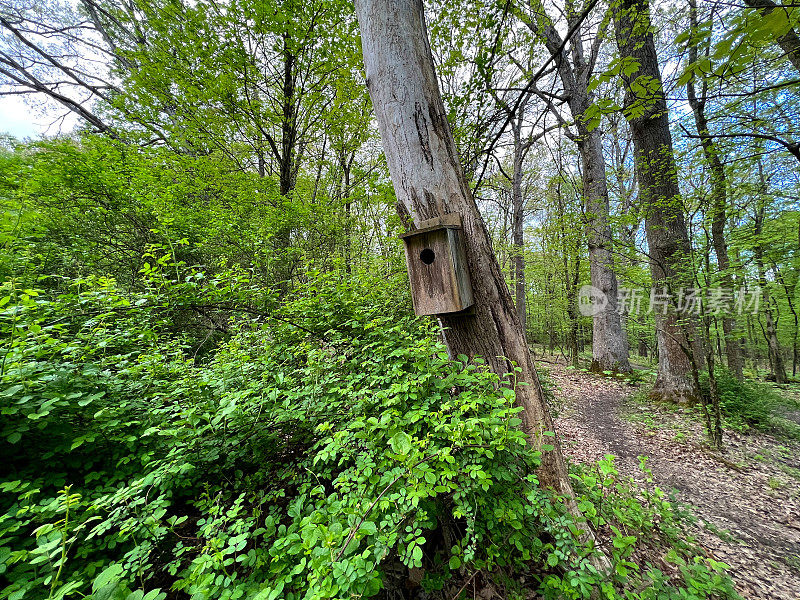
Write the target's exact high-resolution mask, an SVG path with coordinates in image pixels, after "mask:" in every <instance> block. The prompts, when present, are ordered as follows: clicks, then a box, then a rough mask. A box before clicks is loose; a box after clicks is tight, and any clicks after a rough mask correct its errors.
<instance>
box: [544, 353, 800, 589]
mask: <svg viewBox="0 0 800 600" xmlns="http://www.w3.org/2000/svg"><path fill="white" fill-rule="evenodd" d="M544 366H546V367H547V368H549V369H550V378H551V379H552V380H553V382H554V384H555V385H556V386H558V388H559V390H558V391H557V392H556V394H557V396H558V398H559V402H560V404H561V406H560V410H559V417H558V418H557V420H556V427H557V429H558V432H559V434H560V435H561V436H562V440H563V444H564V451H565V453H566V454H567V456H569V457H570V459H571V460H574V461H581V462H586V461H594V460H597V459H598V458H601V457H603V456H604V455H606V454H614V455H616V456H617V457H618V460H617V464H618V466H619V468H620V471H621V472H623V473H626V474H630V475H633V476H637V475H638V473H639V471H638V464H639V460H638V456H640V455H643V456H647V457H649V460H648V465H649V466H650V468H651V469H652V471H653V475H654V477H655V479H656V483H657V484H658V485H659V487H661V488H662V489H665V490H669V489H673V488H674V489H676V490H677V491H678V498H679V499H680V500H682V501H685V502H688V503H691V504H692V505H694V507H695V510H694V512H695V514H696V515H697V516H698V518H699V523H698V527H697V528H696V531H693V532H692V533H693V534H694V535H695V537H696V538H697V539H698V540H699V542H700V543H701V545H702V546H703V547H705V548H706V550H707V551H708V552H709V553H710V554H711V555H712V556H713V557H714V558H715V559H716V560H720V561H723V562H725V563H727V564H728V565H730V566H731V569H730V573H731V575H732V577H733V578H734V580H735V582H736V585H737V588H738V589H739V592H740V593H741V594H742V595H743V596H744V597H745V598H752V599H769V600H800V444H798V443H796V442H787V441H785V440H779V439H776V438H773V437H771V436H768V435H764V434H757V435H738V434H735V433H728V432H726V448H725V450H724V451H723V452H721V453H711V452H709V451H707V450H706V449H704V448H703V447H702V446H701V443H702V441H703V439H704V435H703V431H702V426H701V425H700V424H699V423H698V422H697V421H696V420H695V419H690V418H689V417H688V416H687V415H686V414H685V413H681V412H670V411H667V410H661V409H655V408H653V407H652V406H650V405H647V404H637V403H635V402H634V401H633V400H632V399H631V397H632V396H633V394H634V393H635V392H636V388H635V387H632V386H631V385H629V384H627V383H621V382H617V381H612V380H609V379H605V378H599V377H596V376H594V375H590V374H588V373H585V372H580V371H569V370H567V369H566V368H565V367H564V366H563V365H560V364H545V365H544Z"/></svg>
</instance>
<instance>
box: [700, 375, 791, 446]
mask: <svg viewBox="0 0 800 600" xmlns="http://www.w3.org/2000/svg"><path fill="white" fill-rule="evenodd" d="M714 375H715V376H716V379H717V388H718V390H719V395H720V407H721V409H722V416H723V419H724V420H725V422H726V424H727V425H728V426H729V427H731V428H732V429H735V430H737V431H746V430H747V429H748V428H750V427H754V428H756V429H762V430H764V429H770V428H771V427H773V418H772V415H773V413H774V411H775V408H776V406H777V405H778V404H779V403H780V401H781V398H780V396H778V394H776V393H775V391H774V390H773V389H772V388H770V387H769V386H767V385H764V384H760V383H757V382H750V381H739V380H738V379H736V378H735V377H734V376H733V375H732V374H731V373H730V371H728V370H727V369H723V368H718V369H715V370H714ZM700 386H701V389H702V393H703V394H706V396H708V395H709V386H708V373H707V372H705V373H701V376H700Z"/></svg>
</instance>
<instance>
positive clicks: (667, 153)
mask: <svg viewBox="0 0 800 600" xmlns="http://www.w3.org/2000/svg"><path fill="white" fill-rule="evenodd" d="M613 10H614V29H615V33H616V38H617V46H618V47H619V53H620V57H621V60H622V68H621V70H620V71H621V73H620V76H621V78H622V81H623V85H624V87H625V116H626V118H627V119H628V123H629V124H630V128H631V135H632V137H633V146H634V160H635V162H636V173H637V176H638V179H639V198H640V203H641V206H642V211H643V212H644V217H645V232H646V235H647V245H648V251H649V256H650V270H651V274H652V279H653V286H654V289H655V293H658V294H661V293H664V292H665V297H664V298H663V299H662V301H663V304H660V305H657V309H656V311H655V317H656V329H657V337H658V374H657V377H656V382H655V385H654V387H653V392H652V393H653V395H654V396H655V397H658V398H663V399H667V400H670V401H675V402H694V401H695V400H696V399H697V398H698V395H699V390H698V389H697V385H696V384H695V382H694V381H693V380H692V378H690V377H689V373H691V372H692V370H693V366H694V367H695V370H696V365H698V364H702V361H701V360H699V356H695V357H694V358H695V363H694V365H693V364H692V355H693V354H694V355H699V354H700V352H699V351H698V350H699V348H698V345H697V344H696V340H695V339H694V336H695V332H696V326H695V324H694V323H693V322H691V321H690V322H688V323H687V322H685V321H683V322H682V321H681V319H679V315H678V314H677V311H676V307H675V305H674V303H673V302H671V301H669V298H674V297H676V294H678V293H679V292H680V289H681V288H688V287H690V285H691V277H688V276H687V275H689V273H690V272H691V271H690V270H689V267H690V264H689V262H690V250H691V247H690V242H689V234H688V231H687V228H686V218H685V210H684V207H683V202H682V200H681V197H680V190H679V189H678V173H677V167H676V164H675V155H674V152H673V147H672V134H671V132H670V129H669V116H668V110H667V103H666V99H665V97H664V88H663V84H662V82H661V72H660V70H659V66H658V55H657V54H656V47H655V42H654V40H653V31H652V26H651V23H650V7H649V4H648V0H620V2H619V3H618V4H616V5H615V6H614V7H613Z"/></svg>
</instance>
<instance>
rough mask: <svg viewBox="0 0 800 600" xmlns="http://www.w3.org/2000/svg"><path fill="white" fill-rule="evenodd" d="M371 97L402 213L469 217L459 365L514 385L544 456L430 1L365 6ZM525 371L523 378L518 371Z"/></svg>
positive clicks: (450, 325)
mask: <svg viewBox="0 0 800 600" xmlns="http://www.w3.org/2000/svg"><path fill="white" fill-rule="evenodd" d="M356 13H357V16H358V21H359V24H360V26H361V40H362V45H363V52H364V64H365V67H366V72H367V87H368V89H369V92H370V96H371V97H372V103H373V106H374V109H375V115H376V118H377V122H378V129H379V130H380V134H381V139H382V142H383V147H384V152H385V154H386V159H387V162H388V165H389V171H390V174H391V177H392V182H393V183H394V188H395V192H396V195H397V199H398V211H399V212H400V213H401V215H402V216H405V217H406V220H407V221H408V220H410V221H413V223H411V224H412V226H413V224H418V223H419V222H420V221H422V220H426V219H431V218H434V217H437V216H441V215H443V214H447V213H458V214H459V215H461V218H462V221H463V228H464V238H465V240H466V257H467V263H468V265H469V270H470V272H471V275H472V285H473V295H474V299H475V305H474V313H473V314H471V315H460V314H456V315H445V316H441V317H440V318H439V321H440V323H441V325H442V328H443V334H444V338H445V341H446V343H447V347H448V349H449V351H450V353H451V354H452V355H453V356H456V355H459V354H464V355H466V356H470V357H474V356H478V355H480V356H482V357H484V358H485V360H486V361H487V363H488V365H489V366H490V368H491V369H492V370H493V371H494V372H496V373H498V374H500V375H501V376H503V377H510V378H511V379H512V380H516V381H517V382H518V383H519V384H520V385H518V386H517V390H516V391H517V402H518V403H519V405H520V406H521V407H522V408H523V410H522V412H521V413H520V415H521V418H522V420H523V428H524V430H525V432H526V433H527V434H528V435H529V439H530V443H531V444H533V445H534V446H535V447H536V448H542V447H543V446H544V445H545V444H546V440H547V439H548V438H547V437H546V436H545V433H546V432H548V431H550V432H551V431H553V420H552V418H551V416H550V412H549V410H548V407H547V404H546V401H545V398H544V396H543V394H542V389H541V385H540V383H539V378H538V376H537V374H536V369H535V367H534V365H533V361H532V359H531V354H530V351H529V349H528V345H527V342H526V340H525V331H524V329H523V327H522V323H521V322H520V319H519V315H518V313H517V311H516V309H515V307H514V301H513V299H512V297H511V293H510V292H509V289H508V286H507V285H506V282H505V278H504V277H503V273H502V271H501V269H500V265H499V263H498V261H497V258H496V257H495V255H494V252H493V251H492V247H491V242H490V240H489V235H488V233H487V230H486V226H485V224H484V222H483V219H482V218H481V215H480V213H479V212H478V208H477V205H476V204H475V201H474V199H473V197H472V193H471V192H470V189H469V186H468V184H467V181H466V178H465V177H464V173H463V171H462V168H461V164H460V162H459V158H458V154H457V151H456V147H455V143H454V141H453V137H452V134H451V132H450V126H449V124H448V122H447V117H446V113H445V109H444V105H443V103H442V99H441V95H440V93H439V86H438V83H437V80H436V73H435V71H434V67H433V57H432V55H431V49H430V46H429V43H428V34H427V29H426V25H425V17H424V13H423V5H422V1H421V0H399V1H390V0H357V1H356ZM515 364H516V368H517V369H519V370H518V371H517V370H515V366H514V365H515ZM553 445H554V449H553V450H552V451H550V452H545V453H544V456H543V462H542V467H541V473H540V478H541V481H542V483H543V484H544V485H546V486H548V487H551V488H553V489H554V490H556V491H557V492H558V493H560V494H564V495H568V496H572V489H571V485H570V481H569V475H568V473H567V470H566V466H565V463H564V459H563V456H562V454H561V449H560V446H559V443H558V440H557V438H556V439H555V441H554V443H553Z"/></svg>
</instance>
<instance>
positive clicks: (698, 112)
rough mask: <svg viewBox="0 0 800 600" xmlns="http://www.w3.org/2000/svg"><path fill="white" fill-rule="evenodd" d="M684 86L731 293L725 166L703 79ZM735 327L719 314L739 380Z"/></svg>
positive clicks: (720, 263) (693, 55)
mask: <svg viewBox="0 0 800 600" xmlns="http://www.w3.org/2000/svg"><path fill="white" fill-rule="evenodd" d="M689 14H690V18H691V25H692V29H697V7H696V0H691V1H690V13H689ZM689 61H690V62H696V61H697V46H696V45H694V44H693V45H691V46H690V48H689ZM686 87H687V96H688V98H689V106H690V107H691V109H692V114H693V115H694V122H695V126H696V127H697V135H698V136H700V146H701V147H702V149H703V156H704V157H705V159H706V163H707V164H708V168H709V171H710V172H711V244H712V246H713V247H714V254H715V255H716V257H717V268H718V271H719V273H720V281H721V282H722V286H723V288H725V289H726V290H727V291H729V292H731V293H733V274H732V273H731V261H730V258H729V256H728V244H727V242H726V241H725V219H726V216H725V214H726V212H727V206H728V185H727V181H726V178H725V168H724V167H723V165H722V161H721V160H720V157H719V149H718V148H717V144H716V142H714V138H713V137H712V136H711V133H710V131H709V128H708V120H707V119H706V112H705V108H706V86H705V83H704V84H703V85H702V92H701V95H700V97H699V98H698V96H697V92H696V89H695V85H694V81H693V80H690V81H689V82H688V84H687V86H686ZM735 330H736V321H735V320H734V318H733V317H732V316H731V315H730V314H723V315H722V332H723V334H724V336H725V354H726V355H727V358H728V369H730V371H731V373H732V374H733V375H734V377H736V379H738V380H739V381H741V380H742V378H743V374H742V368H743V362H742V351H741V348H740V347H739V340H738V339H737V337H736V334H735ZM709 342H710V340H709Z"/></svg>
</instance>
